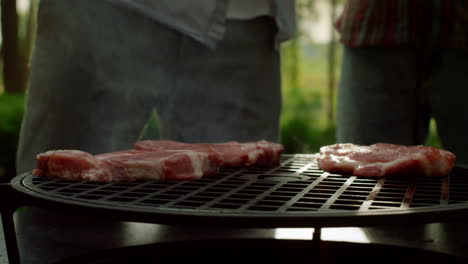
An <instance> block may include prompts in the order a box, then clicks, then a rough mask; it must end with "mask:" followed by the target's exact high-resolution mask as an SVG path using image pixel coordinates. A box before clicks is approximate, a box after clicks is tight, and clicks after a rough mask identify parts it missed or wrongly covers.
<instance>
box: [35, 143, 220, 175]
mask: <svg viewBox="0 0 468 264" xmlns="http://www.w3.org/2000/svg"><path fill="white" fill-rule="evenodd" d="M37 160H38V165H37V169H35V170H34V171H33V174H34V175H38V176H49V177H58V178H64V179H70V180H88V181H101V182H110V181H135V180H143V179H145V180H147V179H150V180H185V179H199V178H201V177H202V176H205V175H210V174H214V173H216V172H217V171H218V169H219V166H220V165H221V161H220V160H219V162H218V163H216V162H213V161H211V160H209V158H208V154H206V153H203V152H198V151H172V150H161V151H157V152H156V151H144V150H126V151H118V152H112V153H106V154H100V155H96V156H93V155H91V154H89V153H86V152H83V151H77V150H56V151H48V152H46V153H43V154H39V155H38V156H37ZM216 164H217V167H216Z"/></svg>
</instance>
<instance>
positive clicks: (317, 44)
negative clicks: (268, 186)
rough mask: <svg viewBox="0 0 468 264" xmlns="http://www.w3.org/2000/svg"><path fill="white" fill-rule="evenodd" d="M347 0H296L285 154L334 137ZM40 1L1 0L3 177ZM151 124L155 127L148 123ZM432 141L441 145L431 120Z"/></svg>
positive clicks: (10, 164) (286, 64)
mask: <svg viewBox="0 0 468 264" xmlns="http://www.w3.org/2000/svg"><path fill="white" fill-rule="evenodd" d="M343 2H344V1H343V0H296V5H297V11H298V34H297V36H296V37H295V38H294V39H293V40H291V41H289V42H287V43H285V44H284V45H283V47H282V74H283V76H282V77H283V96H284V101H283V112H282V117H281V143H283V144H284V145H285V147H286V152H287V153H314V152H317V151H318V150H319V148H320V146H323V145H328V144H333V143H334V142H335V104H336V90H337V89H336V88H337V84H338V82H339V76H340V72H339V70H340V64H341V46H340V44H339V42H338V41H337V39H338V36H337V35H336V33H332V32H333V23H332V21H334V20H335V19H336V17H337V15H338V14H339V12H340V10H341V8H342V5H343ZM38 4H39V0H1V15H2V16H1V24H2V35H1V39H0V43H1V57H0V58H1V59H0V73H1V76H0V146H1V147H0V177H8V178H9V177H12V176H14V175H15V168H14V160H15V153H16V147H17V142H18V133H19V129H20V124H21V119H22V115H23V110H24V94H25V93H26V92H27V81H28V73H29V60H30V57H31V54H32V46H33V45H32V43H34V30H35V21H36V12H37V8H38ZM147 129H149V130H154V129H156V128H155V126H154V124H151V123H150V124H149V125H148V126H147ZM428 145H433V146H436V147H438V146H440V144H439V141H438V138H437V132H436V131H435V126H434V124H433V123H432V125H431V135H430V138H429V140H428Z"/></svg>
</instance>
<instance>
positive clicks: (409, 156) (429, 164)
mask: <svg viewBox="0 0 468 264" xmlns="http://www.w3.org/2000/svg"><path fill="white" fill-rule="evenodd" d="M455 159H456V157H455V155H454V154H453V153H451V152H449V151H446V150H440V149H436V148H433V147H426V146H401V145H394V144H386V143H377V144H373V145H370V146H359V145H354V144H349V143H347V144H335V145H330V146H324V147H322V148H321V149H320V156H319V158H318V159H317V162H318V165H319V167H320V168H321V169H322V170H324V171H328V172H332V173H342V174H352V175H355V176H363V177H383V176H397V175H401V176H427V177H441V176H446V175H448V174H449V173H450V171H451V170H452V168H453V166H454V164H455Z"/></svg>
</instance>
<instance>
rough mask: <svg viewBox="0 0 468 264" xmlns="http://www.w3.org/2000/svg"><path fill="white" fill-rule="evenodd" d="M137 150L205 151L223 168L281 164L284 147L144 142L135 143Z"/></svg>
mask: <svg viewBox="0 0 468 264" xmlns="http://www.w3.org/2000/svg"><path fill="white" fill-rule="evenodd" d="M134 148H135V149H140V150H160V149H178V150H190V149H193V150H203V151H208V152H210V151H211V152H214V153H216V154H218V155H219V156H220V157H221V158H222V159H223V166H226V167H243V166H272V165H276V164H279V162H280V158H281V154H282V153H283V151H284V147H283V145H281V144H276V143H272V142H268V141H265V140H261V141H258V142H247V143H239V142H235V141H232V142H226V143H182V142H176V141H171V140H144V141H139V142H137V143H135V145H134Z"/></svg>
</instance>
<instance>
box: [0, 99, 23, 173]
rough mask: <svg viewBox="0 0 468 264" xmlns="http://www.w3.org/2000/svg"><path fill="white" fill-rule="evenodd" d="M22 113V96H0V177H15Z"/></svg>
mask: <svg viewBox="0 0 468 264" xmlns="http://www.w3.org/2000/svg"><path fill="white" fill-rule="evenodd" d="M23 112H24V94H2V95H0V146H2V148H1V151H0V168H1V170H0V177H5V176H9V177H10V176H13V175H15V156H16V148H17V144H18V136H19V130H20V127H21V120H22V117H23Z"/></svg>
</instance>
